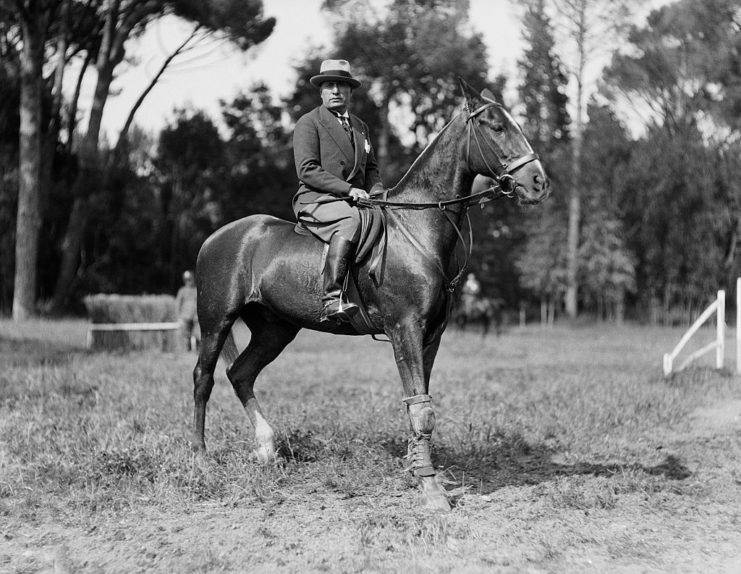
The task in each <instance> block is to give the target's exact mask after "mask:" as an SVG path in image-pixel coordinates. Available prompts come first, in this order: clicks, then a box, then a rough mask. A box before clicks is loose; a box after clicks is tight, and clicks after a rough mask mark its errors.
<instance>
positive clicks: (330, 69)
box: [309, 60, 360, 88]
mask: <svg viewBox="0 0 741 574" xmlns="http://www.w3.org/2000/svg"><path fill="white" fill-rule="evenodd" d="M309 81H310V82H311V85H312V86H316V87H317V88H318V87H319V86H321V85H322V82H344V83H346V84H350V87H351V88H357V87H359V86H360V82H359V81H358V80H356V79H355V78H353V77H352V74H351V73H350V63H349V62H348V61H347V60H324V61H323V62H322V66H321V68H319V75H317V76H313V77H312V78H311V79H310V80H309Z"/></svg>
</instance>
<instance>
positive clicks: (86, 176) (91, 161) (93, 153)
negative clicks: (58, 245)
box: [52, 64, 115, 312]
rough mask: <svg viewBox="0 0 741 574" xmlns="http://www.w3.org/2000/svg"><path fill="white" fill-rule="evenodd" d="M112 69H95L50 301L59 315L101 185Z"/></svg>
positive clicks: (65, 300)
mask: <svg viewBox="0 0 741 574" xmlns="http://www.w3.org/2000/svg"><path fill="white" fill-rule="evenodd" d="M114 66H115V65H114V64H107V65H104V66H102V67H100V68H98V81H97V83H96V86H95V94H94V98H93V105H92V108H91V110H90V121H89V122H88V129H87V132H86V133H85V136H84V137H83V138H82V142H81V144H80V152H79V163H80V168H79V172H78V174H77V178H76V179H75V182H74V184H73V186H72V193H73V195H74V198H75V200H74V202H73V204H72V211H71V212H70V216H69V220H68V222H67V230H66V231H65V234H64V240H63V241H62V260H61V264H60V268H59V275H58V276H57V282H56V286H55V288H54V297H53V299H52V310H53V311H55V312H60V311H62V310H63V309H64V308H65V307H66V306H67V304H68V302H69V297H70V295H71V294H72V288H73V286H74V281H75V277H76V276H77V271H78V267H79V264H80V250H81V248H82V241H83V238H84V236H85V230H86V227H87V221H88V212H89V196H90V193H92V192H93V191H97V188H98V186H99V185H100V183H101V177H100V175H101V174H100V171H101V170H100V155H99V150H98V143H99V140H100V127H101V122H102V120H103V110H104V109H105V103H106V100H107V99H108V93H109V91H110V86H111V83H112V81H113V69H114Z"/></svg>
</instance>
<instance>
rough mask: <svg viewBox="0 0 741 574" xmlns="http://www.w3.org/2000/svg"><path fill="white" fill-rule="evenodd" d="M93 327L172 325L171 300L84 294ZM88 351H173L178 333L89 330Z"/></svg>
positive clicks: (169, 297)
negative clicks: (89, 349) (140, 324)
mask: <svg viewBox="0 0 741 574" xmlns="http://www.w3.org/2000/svg"><path fill="white" fill-rule="evenodd" d="M84 303H85V308H86V309H87V312H88V316H89V317H90V321H91V322H92V323H93V324H98V325H101V324H112V323H175V322H177V313H176V311H175V298H174V297H172V296H171V295H103V294H98V295H88V296H87V297H85V299H84ZM89 342H90V348H91V349H93V350H97V351H134V350H142V349H159V350H161V351H175V350H177V349H178V344H179V343H180V337H179V332H178V331H177V330H169V331H136V330H132V331H95V330H93V331H91V338H90V341H89Z"/></svg>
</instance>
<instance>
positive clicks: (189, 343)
mask: <svg viewBox="0 0 741 574" xmlns="http://www.w3.org/2000/svg"><path fill="white" fill-rule="evenodd" d="M196 301H197V293H196V283H195V278H194V277H193V272H192V271H185V272H184V273H183V286H182V287H181V288H180V289H178V294H177V296H176V297H175V309H176V310H177V314H178V322H179V323H180V331H181V333H182V336H183V339H184V341H185V348H186V350H188V351H195V350H197V349H198V345H199V343H200V339H201V333H200V329H199V327H198V310H197V306H196Z"/></svg>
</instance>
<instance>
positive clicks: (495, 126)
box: [491, 122, 504, 134]
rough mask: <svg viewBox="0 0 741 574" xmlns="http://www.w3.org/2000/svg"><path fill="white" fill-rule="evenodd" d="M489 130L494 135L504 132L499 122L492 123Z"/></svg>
mask: <svg viewBox="0 0 741 574" xmlns="http://www.w3.org/2000/svg"><path fill="white" fill-rule="evenodd" d="M491 129H493V130H494V132H495V133H498V134H501V133H502V132H504V125H503V124H500V123H499V122H492V124H491Z"/></svg>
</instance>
